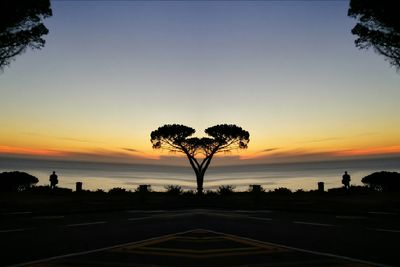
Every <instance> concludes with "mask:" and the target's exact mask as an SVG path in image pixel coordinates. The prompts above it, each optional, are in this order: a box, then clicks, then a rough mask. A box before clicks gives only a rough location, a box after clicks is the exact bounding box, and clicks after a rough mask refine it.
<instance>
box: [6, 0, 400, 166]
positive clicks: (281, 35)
mask: <svg viewBox="0 0 400 267" xmlns="http://www.w3.org/2000/svg"><path fill="white" fill-rule="evenodd" d="M52 9H53V17H51V18H49V19H47V20H46V23H45V24H46V26H47V27H48V28H49V30H50V33H49V35H47V36H46V41H47V43H46V46H45V47H44V48H43V49H42V50H36V51H31V50H28V51H27V52H26V53H25V54H23V55H21V56H18V57H17V58H16V61H14V62H12V64H11V65H10V67H9V68H5V70H4V73H1V74H0V123H1V131H0V155H19V156H26V155H28V156H33V157H46V158H48V157H51V158H61V159H76V160H94V161H96V160H101V161H112V162H115V161H123V162H132V163H168V164H169V163H174V162H175V163H176V162H179V160H174V159H170V156H174V155H171V154H169V153H168V152H166V151H164V152H162V151H153V150H152V147H151V143H150V141H149V140H150V132H151V131H153V130H155V129H157V128H158V127H159V126H162V125H164V124H169V123H180V124H185V125H187V126H191V127H193V128H195V129H196V130H197V134H198V135H199V136H201V135H202V134H203V131H204V129H205V128H207V127H209V126H213V125H215V124H220V123H233V124H236V125H239V126H241V127H243V128H244V129H245V130H247V131H249V132H250V140H251V141H250V143H249V149H248V150H246V151H242V152H236V151H234V152H232V153H231V154H229V155H225V156H227V158H225V160H224V159H220V162H221V163H224V164H230V163H231V164H232V163H237V162H249V163H260V162H274V161H307V160H309V161H312V160H321V159H331V158H343V157H344V158H347V157H357V156H365V155H368V156H374V155H380V156H381V155H395V154H397V155H399V154H400V123H399V114H400V105H399V99H400V76H399V73H396V70H395V69H394V68H391V67H390V65H389V63H388V62H385V61H384V59H383V57H381V56H379V55H377V54H375V53H374V52H373V51H372V50H368V51H365V50H363V51H360V50H358V49H357V48H356V47H355V46H354V39H355V37H354V36H353V35H352V34H351V29H352V27H353V26H354V24H355V20H354V19H352V18H348V17H347V9H348V1H251V2H249V1H247V2H238V1H233V2H230V1H204V2H200V1H161V2H158V1H147V2H144V1H143V2H142V1H52Z"/></svg>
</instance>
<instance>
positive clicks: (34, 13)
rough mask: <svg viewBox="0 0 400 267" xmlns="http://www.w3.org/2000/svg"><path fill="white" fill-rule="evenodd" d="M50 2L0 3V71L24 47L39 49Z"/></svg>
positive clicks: (11, 0) (5, 0)
mask: <svg viewBox="0 0 400 267" xmlns="http://www.w3.org/2000/svg"><path fill="white" fill-rule="evenodd" d="M51 15H52V11H51V8H50V0H34V1H32V0H2V1H1V3H0V71H2V70H3V69H4V67H5V66H7V65H9V64H10V62H11V61H12V60H13V59H14V58H15V57H16V56H17V55H19V54H21V53H23V52H24V51H25V50H26V49H27V48H28V47H30V48H32V49H40V48H42V47H43V46H44V44H45V40H44V39H43V38H42V36H43V35H46V34H47V33H48V32H49V30H48V29H47V28H46V26H44V24H43V22H42V21H43V19H45V18H47V17H50V16H51Z"/></svg>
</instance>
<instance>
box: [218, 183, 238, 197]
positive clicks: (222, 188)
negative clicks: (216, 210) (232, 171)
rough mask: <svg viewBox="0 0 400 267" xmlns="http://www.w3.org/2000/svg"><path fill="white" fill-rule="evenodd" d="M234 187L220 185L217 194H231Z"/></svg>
mask: <svg viewBox="0 0 400 267" xmlns="http://www.w3.org/2000/svg"><path fill="white" fill-rule="evenodd" d="M233 189H235V187H234V186H233V185H221V186H219V187H218V190H217V193H218V194H219V195H230V194H232V193H233Z"/></svg>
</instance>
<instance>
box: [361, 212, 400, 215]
mask: <svg viewBox="0 0 400 267" xmlns="http://www.w3.org/2000/svg"><path fill="white" fill-rule="evenodd" d="M368 213H369V214H377V215H397V213H395V212H386V211H369V212H368Z"/></svg>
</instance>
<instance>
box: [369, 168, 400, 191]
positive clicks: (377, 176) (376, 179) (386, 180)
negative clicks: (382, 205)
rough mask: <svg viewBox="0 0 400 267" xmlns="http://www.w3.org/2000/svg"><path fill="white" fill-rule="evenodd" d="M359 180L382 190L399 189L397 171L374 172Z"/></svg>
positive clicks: (399, 177)
mask: <svg viewBox="0 0 400 267" xmlns="http://www.w3.org/2000/svg"><path fill="white" fill-rule="evenodd" d="M361 182H363V183H364V184H366V185H368V186H369V187H371V188H373V189H375V190H377V191H382V192H399V191H400V173H398V172H386V171H381V172H374V173H372V174H370V175H368V176H365V177H364V178H362V179H361Z"/></svg>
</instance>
